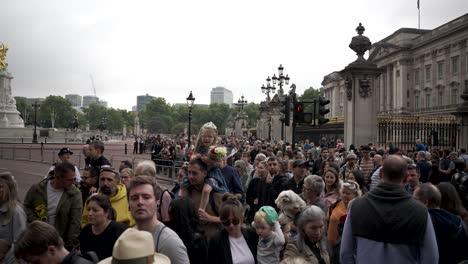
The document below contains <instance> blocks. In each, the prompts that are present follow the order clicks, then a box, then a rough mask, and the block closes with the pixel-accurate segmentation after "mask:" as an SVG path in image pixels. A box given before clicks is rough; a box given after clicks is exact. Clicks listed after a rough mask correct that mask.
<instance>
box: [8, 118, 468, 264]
mask: <svg viewBox="0 0 468 264" xmlns="http://www.w3.org/2000/svg"><path fill="white" fill-rule="evenodd" d="M153 141H154V142H153V146H152V153H156V152H157V153H158V154H159V153H161V152H166V151H164V149H167V150H168V152H169V154H168V155H167V157H165V158H167V159H178V158H180V160H181V161H182V162H183V161H184V160H185V163H184V164H183V165H182V167H181V168H180V169H179V170H178V173H177V184H176V185H175V186H174V187H173V188H172V189H170V190H169V189H165V188H163V187H162V186H161V185H160V184H158V181H157V178H156V175H157V163H156V162H154V161H151V160H147V161H141V162H139V163H138V164H136V165H135V166H133V164H132V163H131V162H128V161H123V162H121V163H120V164H118V166H116V167H113V166H112V164H111V163H110V162H109V160H107V159H106V158H105V156H104V150H105V146H104V143H102V142H101V141H91V142H89V144H88V145H86V146H84V148H83V154H84V155H85V157H86V159H85V164H86V167H85V168H84V169H83V170H82V171H81V174H78V173H80V172H79V171H78V172H77V168H76V167H75V166H74V165H73V164H71V163H70V162H69V161H68V160H69V158H70V157H69V156H70V155H72V154H73V153H72V152H71V151H70V150H69V149H67V148H63V149H62V150H61V151H60V152H59V156H60V160H61V162H59V163H57V164H54V166H53V167H52V168H51V169H50V171H49V173H48V175H47V177H46V178H45V179H44V180H42V181H41V182H39V183H37V184H34V185H33V186H32V187H31V188H30V190H29V191H28V192H27V194H26V198H25V200H24V203H20V202H19V201H18V195H17V189H16V188H17V187H16V183H15V179H14V176H13V175H11V173H1V174H0V199H2V205H1V208H0V209H1V210H0V223H1V226H0V260H1V261H2V262H3V263H15V262H21V261H23V262H26V263H83V264H87V263H97V262H100V263H140V262H139V261H142V262H141V263H173V264H174V263H175V264H186V263H204V264H205V263H213V264H214V263H227V264H230V263H232V264H255V263H261V264H262V263H268V264H274V263H319V264H323V263H327V264H328V263H461V262H462V261H464V260H467V259H468V251H467V249H468V231H467V230H468V229H467V224H468V212H467V210H466V208H467V206H468V173H467V169H468V155H467V154H466V150H465V149H460V151H459V152H454V151H452V150H436V149H433V150H431V151H428V150H427V148H426V147H425V146H424V145H423V144H422V143H421V142H419V141H418V142H415V143H416V144H415V147H414V149H413V150H406V151H402V150H400V149H398V148H397V147H396V146H393V145H392V144H388V146H387V147H386V148H381V149H380V148H375V147H374V146H373V145H372V144H369V145H366V146H360V147H355V146H353V145H351V146H350V147H349V148H348V149H346V148H345V146H344V144H343V143H341V142H340V141H339V140H337V142H336V145H335V146H334V147H333V148H328V146H324V145H321V144H318V145H314V143H312V142H309V141H308V140H305V141H303V142H299V143H298V144H295V145H294V146H293V145H289V144H287V143H283V142H279V143H272V142H267V141H262V140H256V139H254V138H250V139H242V140H240V139H237V138H234V137H230V138H224V137H220V136H219V135H218V132H217V128H216V126H215V124H213V123H211V122H209V123H207V124H205V125H203V126H202V128H201V129H200V131H199V133H198V136H197V137H196V139H195V140H194V141H193V145H192V146H190V147H188V146H185V142H184V141H183V140H182V139H181V138H177V139H170V138H164V137H160V136H157V137H154V138H153ZM187 147H188V149H186V148H187ZM169 148H171V150H169ZM138 151H139V150H137V152H138ZM178 153H179V154H178ZM187 153H188V154H189V155H188V156H189V158H188V159H186V156H187V155H186V154H187ZM178 156H180V157H178ZM115 165H117V164H115ZM77 175H80V177H81V180H80V181H79V182H77V180H76V177H77Z"/></svg>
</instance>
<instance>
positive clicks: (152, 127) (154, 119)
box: [139, 97, 173, 133]
mask: <svg viewBox="0 0 468 264" xmlns="http://www.w3.org/2000/svg"><path fill="white" fill-rule="evenodd" d="M171 115H172V108H171V106H170V105H169V104H168V103H167V102H166V100H165V99H164V98H162V97H158V98H154V99H153V100H151V101H149V102H147V103H146V106H145V109H144V110H143V111H141V112H140V113H139V117H140V124H141V125H142V127H144V128H146V129H148V132H149V133H170V128H171V126H172V125H173V119H172V116H171Z"/></svg>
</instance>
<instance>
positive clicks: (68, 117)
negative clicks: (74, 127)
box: [38, 95, 76, 128]
mask: <svg viewBox="0 0 468 264" xmlns="http://www.w3.org/2000/svg"><path fill="white" fill-rule="evenodd" d="M75 114H76V110H75V109H73V107H72V105H71V102H70V101H69V100H67V99H65V98H63V97H62V96H55V95H50V96H48V97H47V98H46V99H45V101H44V102H43V103H42V104H41V106H40V108H39V114H38V120H41V121H42V125H43V126H45V127H55V128H70V124H71V122H72V121H73V119H74V117H75Z"/></svg>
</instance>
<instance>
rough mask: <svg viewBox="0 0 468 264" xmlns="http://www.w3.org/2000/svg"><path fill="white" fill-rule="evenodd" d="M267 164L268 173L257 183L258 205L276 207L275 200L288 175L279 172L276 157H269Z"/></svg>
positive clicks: (279, 165)
mask: <svg viewBox="0 0 468 264" xmlns="http://www.w3.org/2000/svg"><path fill="white" fill-rule="evenodd" d="M267 164H268V171H269V172H270V174H269V175H268V176H267V177H266V178H265V179H264V180H263V179H262V180H261V181H260V182H259V184H258V206H259V207H261V206H264V205H269V206H271V207H273V208H275V209H277V207H276V204H275V200H276V198H278V195H279V194H280V192H281V191H282V190H283V189H282V188H283V184H285V183H286V182H287V181H288V177H287V176H286V175H284V174H281V171H282V168H281V162H280V160H279V159H278V158H277V157H275V156H273V157H269V158H268V161H267Z"/></svg>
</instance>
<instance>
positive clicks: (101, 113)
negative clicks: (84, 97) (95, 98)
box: [83, 104, 107, 130]
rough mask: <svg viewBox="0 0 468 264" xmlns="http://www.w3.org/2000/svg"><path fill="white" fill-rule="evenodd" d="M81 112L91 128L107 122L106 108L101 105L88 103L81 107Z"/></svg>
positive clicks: (96, 127)
mask: <svg viewBox="0 0 468 264" xmlns="http://www.w3.org/2000/svg"><path fill="white" fill-rule="evenodd" d="M83 112H84V115H85V116H86V120H87V122H89V129H91V130H97V129H98V127H99V126H100V125H101V123H103V122H104V123H107V121H106V116H107V109H106V108H105V107H104V106H102V105H98V104H90V105H89V106H88V107H87V108H84V109H83ZM85 126H86V125H85Z"/></svg>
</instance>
